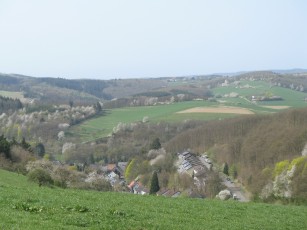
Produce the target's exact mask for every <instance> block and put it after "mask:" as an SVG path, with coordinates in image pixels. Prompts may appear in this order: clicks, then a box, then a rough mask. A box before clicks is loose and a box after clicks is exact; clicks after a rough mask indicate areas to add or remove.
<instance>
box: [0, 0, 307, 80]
mask: <svg viewBox="0 0 307 230" xmlns="http://www.w3.org/2000/svg"><path fill="white" fill-rule="evenodd" d="M290 68H307V1H305V0H276V1H275V0H249V1H247V0H242V1H239V0H237V1H236V0H211V1H207V0H185V1H183V0H147V1H146V0H129V1H128V0H97V1H96V0H83V1H81V0H80V1H78V0H37V1H35V0H27V1H24V0H0V72H2V73H19V74H24V75H30V76H37V77H64V78H95V79H110V78H133V77H163V76H184V75H199V74H210V73H216V72H236V71H243V70H266V69H290Z"/></svg>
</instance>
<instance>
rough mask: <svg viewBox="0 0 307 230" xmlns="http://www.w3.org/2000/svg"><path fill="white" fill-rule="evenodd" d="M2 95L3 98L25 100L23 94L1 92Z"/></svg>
mask: <svg viewBox="0 0 307 230" xmlns="http://www.w3.org/2000/svg"><path fill="white" fill-rule="evenodd" d="M0 95H1V96H3V97H9V98H13V99H21V98H23V93H22V92H11V91H3V90H0Z"/></svg>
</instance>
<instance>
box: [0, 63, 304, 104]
mask: <svg viewBox="0 0 307 230" xmlns="http://www.w3.org/2000/svg"><path fill="white" fill-rule="evenodd" d="M305 72H307V71H306V70H304V69H293V70H274V71H250V72H237V73H220V74H213V75H195V76H185V77H184V76H180V77H165V78H143V79H141V78H139V79H112V80H90V79H64V78H51V77H40V78H38V77H30V76H24V75H19V74H3V73H0V91H10V92H15V93H16V94H18V93H19V94H20V93H22V95H23V97H24V98H25V99H24V101H31V102H33V101H36V102H39V103H43V104H63V103H64V104H67V103H69V101H73V102H74V104H92V103H96V102H97V101H108V100H112V99H115V98H128V97H130V98H131V97H141V96H144V97H167V96H176V95H178V94H185V95H188V97H189V98H191V99H193V98H194V99H195V98H197V97H200V98H208V97H210V96H212V95H211V93H210V89H212V88H214V87H216V86H217V85H219V84H221V83H222V82H224V80H225V78H236V79H240V78H253V79H261V80H264V79H266V80H271V81H272V82H274V83H276V84H278V83H279V84H280V85H281V86H284V87H286V88H293V87H294V88H297V87H299V88H300V89H301V88H302V87H303V88H304V90H303V91H305V89H306V90H307V73H306V74H304V73H305Z"/></svg>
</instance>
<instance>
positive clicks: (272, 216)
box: [0, 170, 307, 229]
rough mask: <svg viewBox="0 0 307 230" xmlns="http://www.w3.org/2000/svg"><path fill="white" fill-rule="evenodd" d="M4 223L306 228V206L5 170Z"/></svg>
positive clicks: (1, 176) (1, 177)
mask: <svg viewBox="0 0 307 230" xmlns="http://www.w3.org/2000/svg"><path fill="white" fill-rule="evenodd" d="M0 206H1V210H0V220H1V221H0V228H1V229H81V228H83V229H84V228H88V229H305V228H306V226H307V219H306V216H307V207H306V206H281V205H268V204H260V203H239V202H234V201H227V202H222V201H216V200H203V199H188V198H165V197H155V196H140V195H132V194H126V193H103V192H94V191H81V190H69V189H67V190H64V189H59V188H47V187H38V185H36V184H32V183H29V182H27V180H26V177H24V176H22V175H17V174H15V173H11V172H7V171H3V170H0Z"/></svg>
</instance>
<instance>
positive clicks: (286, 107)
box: [262, 105, 290, 109]
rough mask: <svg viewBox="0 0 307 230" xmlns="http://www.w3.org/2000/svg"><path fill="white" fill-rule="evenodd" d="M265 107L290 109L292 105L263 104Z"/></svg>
mask: <svg viewBox="0 0 307 230" xmlns="http://www.w3.org/2000/svg"><path fill="white" fill-rule="evenodd" d="M262 107H264V108H268V109H288V108H290V106H287V105H271V106H269V105H267V106H262Z"/></svg>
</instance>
